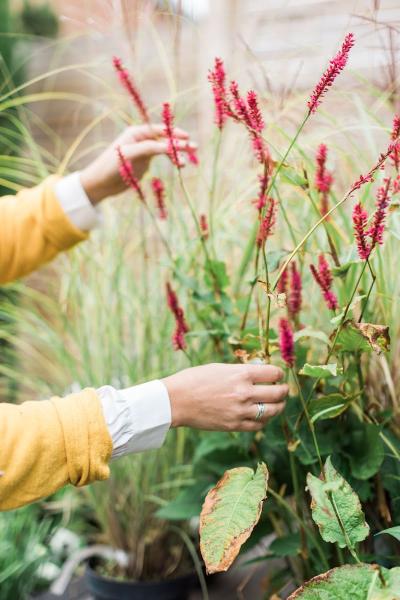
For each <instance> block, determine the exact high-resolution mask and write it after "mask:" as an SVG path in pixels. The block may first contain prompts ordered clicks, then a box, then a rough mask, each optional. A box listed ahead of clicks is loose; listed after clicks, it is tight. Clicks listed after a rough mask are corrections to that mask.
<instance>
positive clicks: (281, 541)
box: [269, 533, 301, 557]
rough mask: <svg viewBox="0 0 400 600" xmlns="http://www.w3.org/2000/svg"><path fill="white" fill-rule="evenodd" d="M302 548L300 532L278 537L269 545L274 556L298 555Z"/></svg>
mask: <svg viewBox="0 0 400 600" xmlns="http://www.w3.org/2000/svg"><path fill="white" fill-rule="evenodd" d="M300 548H301V540H300V534H299V533H292V534H291V535H285V536H283V537H279V538H276V540H274V541H273V542H272V544H271V545H270V547H269V550H270V551H271V552H272V554H273V555H274V556H279V557H286V556H297V554H299V552H300Z"/></svg>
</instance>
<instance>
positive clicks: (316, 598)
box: [288, 564, 400, 600]
mask: <svg viewBox="0 0 400 600" xmlns="http://www.w3.org/2000/svg"><path fill="white" fill-rule="evenodd" d="M379 571H380V573H379ZM347 599H351V600H399V599H400V568H399V567H396V568H395V569H390V570H389V569H384V568H383V567H378V565H366V564H360V565H345V566H343V567H338V568H336V569H331V570H330V571H327V572H326V573H323V574H322V575H317V577H314V578H313V579H311V580H310V581H308V582H307V583H306V584H304V585H303V586H301V587H300V588H299V589H298V590H296V591H295V592H293V594H291V595H290V596H289V598H288V600H347Z"/></svg>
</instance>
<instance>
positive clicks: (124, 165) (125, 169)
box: [116, 146, 146, 202]
mask: <svg viewBox="0 0 400 600" xmlns="http://www.w3.org/2000/svg"><path fill="white" fill-rule="evenodd" d="M116 150H117V154H118V160H119V173H120V175H121V179H122V180H123V181H124V183H125V184H126V185H127V186H128V187H130V188H132V189H133V190H134V191H135V192H136V193H137V195H138V196H139V198H140V200H141V201H142V202H146V200H145V197H144V193H143V190H142V188H141V185H140V182H139V179H138V178H137V177H136V176H135V174H134V172H133V167H132V165H131V163H130V162H129V160H128V159H127V158H126V157H125V156H124V155H123V154H122V151H121V148H120V147H119V146H118V147H117V149H116Z"/></svg>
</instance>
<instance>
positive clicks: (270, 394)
mask: <svg viewBox="0 0 400 600" xmlns="http://www.w3.org/2000/svg"><path fill="white" fill-rule="evenodd" d="M288 392H289V387H288V385H287V384H286V383H282V384H279V385H254V386H253V389H252V391H251V400H252V401H253V402H261V403H262V404H271V403H272V404H274V403H276V402H282V400H283V399H284V398H285V397H286V396H287V395H288Z"/></svg>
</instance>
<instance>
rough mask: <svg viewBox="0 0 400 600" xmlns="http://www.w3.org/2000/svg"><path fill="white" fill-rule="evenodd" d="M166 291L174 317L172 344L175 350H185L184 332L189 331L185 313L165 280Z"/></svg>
mask: <svg viewBox="0 0 400 600" xmlns="http://www.w3.org/2000/svg"><path fill="white" fill-rule="evenodd" d="M166 292H167V304H168V307H169V309H170V310H171V312H172V314H173V315H174V317H175V331H174V333H173V334H172V344H173V347H174V348H175V350H185V349H186V340H185V334H186V333H187V332H188V331H189V327H188V325H187V323H186V320H185V314H184V312H183V309H182V308H181V307H180V306H179V302H178V297H177V295H176V293H175V292H174V290H173V289H172V287H171V284H170V283H169V282H167V285H166Z"/></svg>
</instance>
